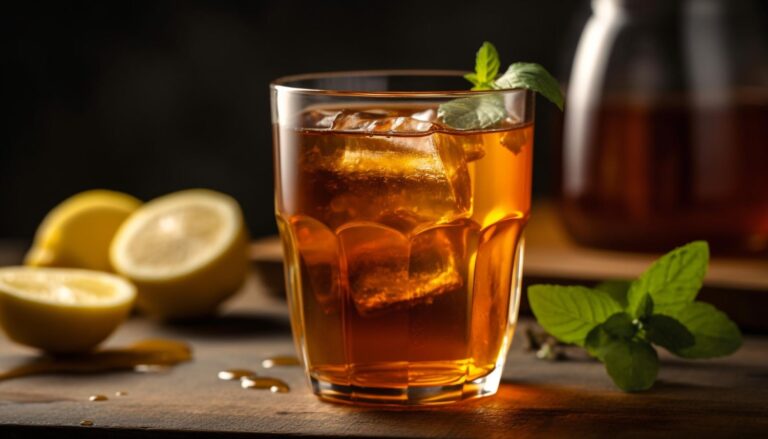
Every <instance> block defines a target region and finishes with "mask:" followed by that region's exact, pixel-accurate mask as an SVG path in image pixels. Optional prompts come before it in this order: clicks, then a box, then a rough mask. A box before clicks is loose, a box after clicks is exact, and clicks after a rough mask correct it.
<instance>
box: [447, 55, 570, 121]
mask: <svg viewBox="0 0 768 439" xmlns="http://www.w3.org/2000/svg"><path fill="white" fill-rule="evenodd" d="M500 66H501V62H500V60H499V52H498V51H497V50H496V48H495V47H494V46H493V44H491V43H489V42H487V41H486V42H484V43H483V45H482V46H481V47H480V50H478V51H477V55H476V57H475V71H474V72H473V73H468V74H466V75H464V78H466V79H467V80H468V81H469V82H471V83H472V90H477V91H482V90H503V89H512V88H525V89H528V90H532V91H534V92H536V93H539V94H541V95H542V96H544V97H545V98H547V99H548V100H549V101H551V102H552V103H553V104H555V105H556V106H557V108H559V109H560V110H562V109H563V93H562V92H561V91H560V85H559V84H558V83H557V80H556V79H555V78H554V77H553V76H552V75H550V74H549V72H547V70H546V69H545V68H544V67H542V66H540V65H539V64H535V63H523V62H517V63H514V64H512V65H510V66H509V68H508V69H507V71H506V72H505V73H504V74H503V75H501V76H498V74H499V67H500ZM506 115H507V111H506V109H505V108H504V100H503V97H502V96H501V95H500V94H480V95H477V96H470V97H466V98H459V99H453V100H451V101H448V102H446V103H444V104H442V105H440V107H439V108H438V110H437V116H438V118H439V119H440V120H441V121H442V122H443V123H444V124H445V125H447V126H449V127H451V128H454V129H459V130H476V129H483V128H489V127H492V126H493V125H495V124H497V123H499V122H500V121H502V120H503V119H504V118H505V117H506Z"/></svg>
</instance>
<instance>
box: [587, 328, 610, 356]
mask: <svg viewBox="0 0 768 439" xmlns="http://www.w3.org/2000/svg"><path fill="white" fill-rule="evenodd" d="M614 341H616V339H615V337H612V336H611V335H610V334H608V333H607V332H605V330H604V329H603V325H597V326H595V327H594V328H592V330H591V331H589V333H588V334H587V338H585V339H584V347H585V348H586V349H587V352H588V353H589V355H591V356H593V357H595V358H597V359H598V360H600V361H603V357H604V356H605V348H606V347H608V345H609V344H611V343H613V342H614Z"/></svg>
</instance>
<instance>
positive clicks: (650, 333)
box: [643, 314, 694, 352]
mask: <svg viewBox="0 0 768 439" xmlns="http://www.w3.org/2000/svg"><path fill="white" fill-rule="evenodd" d="M643 328H644V329H645V339H646V340H648V341H649V342H651V343H653V344H657V345H659V346H662V347H664V348H666V349H667V350H669V351H670V352H675V351H680V350H681V349H685V348H689V347H691V346H693V344H694V338H693V334H691V332H690V331H689V330H688V329H687V328H686V327H685V326H684V325H683V324H682V323H680V322H678V321H677V320H675V319H673V318H672V317H669V316H665V315H663V314H656V315H652V316H650V317H648V318H647V319H646V320H645V321H644V322H643Z"/></svg>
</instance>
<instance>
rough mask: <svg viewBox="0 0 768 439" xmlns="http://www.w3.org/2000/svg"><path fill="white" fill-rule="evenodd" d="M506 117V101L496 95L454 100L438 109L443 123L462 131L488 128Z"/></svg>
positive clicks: (438, 115) (438, 114)
mask: <svg viewBox="0 0 768 439" xmlns="http://www.w3.org/2000/svg"><path fill="white" fill-rule="evenodd" d="M506 116H507V110H506V109H505V108H504V101H503V99H502V97H501V96H499V95H495V94H485V95H478V96H470V97H468V98H460V99H453V100H450V101H448V102H446V103H444V104H441V105H440V106H439V107H438V109H437V117H438V118H439V119H440V120H442V121H443V123H445V124H446V125H448V126H450V127H452V128H456V129H460V130H476V129H482V128H488V127H490V126H492V125H495V124H496V123H498V122H499V121H501V120H502V119H504V118H505V117H506Z"/></svg>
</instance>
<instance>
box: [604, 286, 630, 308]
mask: <svg viewBox="0 0 768 439" xmlns="http://www.w3.org/2000/svg"><path fill="white" fill-rule="evenodd" d="M630 285H631V282H629V281H626V280H607V281H605V282H600V283H599V284H597V285H595V289H596V290H600V291H605V292H606V293H608V294H610V296H611V297H613V300H615V301H616V302H618V303H619V305H621V306H622V308H626V307H627V293H628V292H629V286H630Z"/></svg>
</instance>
